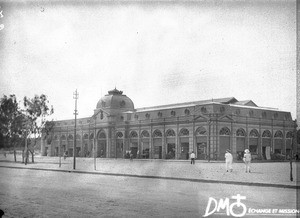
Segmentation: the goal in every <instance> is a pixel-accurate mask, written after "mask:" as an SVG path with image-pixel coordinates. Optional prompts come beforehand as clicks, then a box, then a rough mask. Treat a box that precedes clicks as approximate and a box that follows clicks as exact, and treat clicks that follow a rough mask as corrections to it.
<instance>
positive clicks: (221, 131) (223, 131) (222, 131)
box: [220, 127, 230, 135]
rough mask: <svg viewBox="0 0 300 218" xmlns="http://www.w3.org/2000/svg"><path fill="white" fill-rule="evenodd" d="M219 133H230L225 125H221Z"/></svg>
mask: <svg viewBox="0 0 300 218" xmlns="http://www.w3.org/2000/svg"><path fill="white" fill-rule="evenodd" d="M220 135H230V130H229V129H228V128H227V127H223V128H222V129H221V130H220Z"/></svg>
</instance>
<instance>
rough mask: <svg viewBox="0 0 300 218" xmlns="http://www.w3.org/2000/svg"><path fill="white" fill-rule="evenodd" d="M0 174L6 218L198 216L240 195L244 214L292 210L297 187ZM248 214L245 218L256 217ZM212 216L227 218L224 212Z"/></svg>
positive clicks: (1, 202) (15, 171)
mask: <svg viewBox="0 0 300 218" xmlns="http://www.w3.org/2000/svg"><path fill="white" fill-rule="evenodd" d="M0 174H1V180H0V209H2V210H3V211H4V212H5V216H4V217H202V216H203V215H205V212H206V211H205V210H206V207H207V205H208V199H209V198H210V197H211V198H214V199H216V200H217V201H219V199H221V198H222V199H224V200H225V198H229V199H230V203H233V202H234V201H236V200H233V199H231V197H232V196H236V195H238V194H240V195H242V196H245V197H246V199H245V200H242V202H243V203H244V204H245V206H246V207H247V211H248V210H249V208H254V209H296V190H295V189H284V188H270V187H256V186H239V185H226V184H209V183H197V182H187V181H173V180H164V179H149V178H147V179H146V178H133V177H123V176H103V175H92V174H79V173H66V172H52V171H40V170H30V169H28V170H27V169H8V168H0ZM211 208H213V206H212V207H211ZM210 211H211V210H210ZM253 211H254V212H253ZM252 212H253V214H248V213H247V214H246V215H245V217H257V215H258V214H256V210H252ZM280 216H281V215H280ZM210 217H226V209H224V210H222V209H221V210H219V211H216V212H215V213H213V214H212V215H211V216H210ZM263 217H274V216H273V215H270V216H268V215H266V216H263ZM282 217H286V215H285V216H283V215H282ZM288 217H296V215H295V214H293V215H291V214H289V215H288Z"/></svg>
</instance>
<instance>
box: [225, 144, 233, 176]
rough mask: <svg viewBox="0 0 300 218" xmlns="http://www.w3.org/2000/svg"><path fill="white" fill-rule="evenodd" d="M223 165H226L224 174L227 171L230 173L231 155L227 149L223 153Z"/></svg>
mask: <svg viewBox="0 0 300 218" xmlns="http://www.w3.org/2000/svg"><path fill="white" fill-rule="evenodd" d="M225 164H226V172H228V170H230V172H232V154H231V153H230V150H229V149H227V150H226V153H225Z"/></svg>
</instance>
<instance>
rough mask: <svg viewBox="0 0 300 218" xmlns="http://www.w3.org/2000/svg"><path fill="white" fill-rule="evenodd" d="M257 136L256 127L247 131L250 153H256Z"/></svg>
mask: <svg viewBox="0 0 300 218" xmlns="http://www.w3.org/2000/svg"><path fill="white" fill-rule="evenodd" d="M258 138H259V133H258V131H257V130H256V129H252V130H251V131H250V133H249V150H250V152H251V154H252V155H257V154H258ZM252 157H253V156H252Z"/></svg>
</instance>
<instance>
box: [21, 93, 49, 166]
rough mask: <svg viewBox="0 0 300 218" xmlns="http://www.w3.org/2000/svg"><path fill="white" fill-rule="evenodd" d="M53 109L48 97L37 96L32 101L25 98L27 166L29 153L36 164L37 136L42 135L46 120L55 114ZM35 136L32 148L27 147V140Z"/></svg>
mask: <svg viewBox="0 0 300 218" xmlns="http://www.w3.org/2000/svg"><path fill="white" fill-rule="evenodd" d="M53 112H54V110H53V107H52V106H51V107H50V106H49V101H48V99H47V96H46V95H44V94H42V95H40V96H38V95H35V96H34V98H32V99H30V98H27V97H24V109H23V114H24V115H25V117H26V122H25V126H26V127H25V154H26V158H25V164H27V162H28V152H30V153H31V155H32V162H33V163H34V148H35V146H36V142H37V136H39V135H40V134H41V131H42V129H43V128H44V127H45V124H46V122H47V120H46V118H47V117H48V116H50V115H51V114H53ZM31 136H33V138H34V140H33V143H31V146H30V148H28V145H27V139H28V138H29V137H31Z"/></svg>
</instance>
